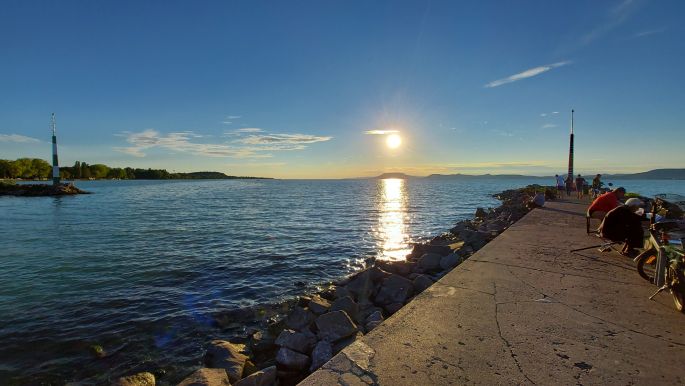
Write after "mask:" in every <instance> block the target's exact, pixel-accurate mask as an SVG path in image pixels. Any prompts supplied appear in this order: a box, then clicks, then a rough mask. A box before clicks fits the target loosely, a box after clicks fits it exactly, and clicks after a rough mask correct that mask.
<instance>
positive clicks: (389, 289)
mask: <svg viewBox="0 0 685 386" xmlns="http://www.w3.org/2000/svg"><path fill="white" fill-rule="evenodd" d="M413 292H414V286H413V284H412V282H411V281H409V280H407V279H405V278H403V277H402V276H399V275H392V276H390V277H388V278H387V279H385V280H384V281H383V285H382V286H381V288H380V290H379V291H378V295H377V296H376V303H378V304H381V305H388V304H392V303H404V302H405V301H406V300H407V299H408V298H409V297H410V296H411V295H412V294H413Z"/></svg>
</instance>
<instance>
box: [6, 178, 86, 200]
mask: <svg viewBox="0 0 685 386" xmlns="http://www.w3.org/2000/svg"><path fill="white" fill-rule="evenodd" d="M75 194H90V192H86V191H85V190H81V189H79V188H77V187H76V186H74V184H59V185H47V184H21V185H18V184H9V183H6V182H0V196H21V197H44V196H71V195H75Z"/></svg>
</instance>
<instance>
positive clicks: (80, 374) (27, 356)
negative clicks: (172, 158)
mask: <svg viewBox="0 0 685 386" xmlns="http://www.w3.org/2000/svg"><path fill="white" fill-rule="evenodd" d="M613 182H614V184H615V185H622V186H625V187H626V188H627V189H628V191H637V192H640V193H642V194H644V195H653V194H657V193H677V194H681V195H685V181H624V182H620V181H613ZM528 183H542V184H547V183H552V182H551V181H547V180H546V179H535V178H531V179H529V180H522V179H511V180H509V179H491V180H472V181H464V180H461V181H459V180H431V179H410V180H300V181H295V180H221V181H84V182H77V185H78V186H79V187H80V188H82V189H85V190H88V191H91V192H93V193H94V194H91V195H80V196H72V197H59V198H55V197H39V198H21V197H0V234H2V238H1V239H0V261H1V262H2V267H3V268H2V270H0V342H1V343H0V384H8V383H12V382H13V383H17V384H37V383H39V382H44V383H45V384H51V383H52V384H63V383H64V382H66V381H80V380H84V379H85V380H86V381H88V383H106V382H107V380H108V379H109V378H108V377H115V376H119V375H122V374H127V373H130V372H133V371H138V370H150V369H160V368H161V369H164V370H165V371H166V375H164V376H162V377H161V379H160V383H161V384H168V383H174V382H177V381H178V380H179V377H180V376H182V375H183V374H184V372H185V371H186V369H187V368H188V367H191V366H193V365H196V364H199V363H200V357H201V355H202V352H203V345H204V344H205V343H206V342H207V341H208V340H210V339H212V338H214V337H220V338H230V337H232V336H241V335H243V334H244V331H243V328H244V327H243V325H244V323H242V321H241V323H236V324H235V325H234V326H228V327H227V328H224V329H219V328H216V327H214V326H213V325H212V323H211V321H212V317H211V316H212V314H213V313H215V312H218V311H225V310H238V309H245V308H248V307H260V306H263V305H266V304H275V303H279V302H281V301H283V300H286V299H291V298H293V297H294V296H297V295H299V294H302V293H304V292H306V291H308V290H310V289H311V288H315V287H316V286H320V285H324V284H325V283H326V282H328V281H331V280H335V279H337V278H340V277H342V276H345V275H347V274H349V273H351V272H353V271H355V270H358V269H360V268H361V267H362V266H363V264H364V262H365V260H367V259H370V258H383V259H398V258H403V257H404V255H405V254H406V253H407V252H408V250H409V243H410V242H412V241H416V240H420V239H425V238H428V237H431V236H434V235H437V234H439V233H441V232H444V231H446V230H448V229H449V228H450V227H451V226H452V225H453V224H454V223H455V222H457V221H459V220H462V219H465V218H470V217H471V216H472V214H473V213H474V211H475V209H476V207H478V206H483V207H494V206H497V205H498V202H497V200H495V199H494V198H492V197H491V195H492V194H494V193H498V192H500V191H502V190H504V189H509V188H516V187H521V186H524V185H526V184H528ZM93 345H99V346H101V347H102V348H103V349H104V350H105V352H106V353H107V354H108V355H107V356H106V357H105V358H99V359H98V358H95V357H94V356H93V355H92V354H91V352H90V351H91V349H92V346H93Z"/></svg>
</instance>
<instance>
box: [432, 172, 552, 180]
mask: <svg viewBox="0 0 685 386" xmlns="http://www.w3.org/2000/svg"><path fill="white" fill-rule="evenodd" d="M426 178H443V179H465V180H473V179H493V178H506V179H512V178H521V179H524V178H525V179H531V178H550V177H540V176H524V175H522V174H478V175H473V174H461V173H458V174H431V175H429V176H426Z"/></svg>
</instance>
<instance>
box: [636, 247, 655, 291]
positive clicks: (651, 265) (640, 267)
mask: <svg viewBox="0 0 685 386" xmlns="http://www.w3.org/2000/svg"><path fill="white" fill-rule="evenodd" d="M656 256H657V251H656V249H654V248H651V249H648V250H646V251H644V252H642V253H641V254H640V256H638V257H636V258H635V260H636V261H637V273H639V274H640V277H641V278H643V279H645V280H647V281H648V282H650V283H654V278H655V277H656Z"/></svg>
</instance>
